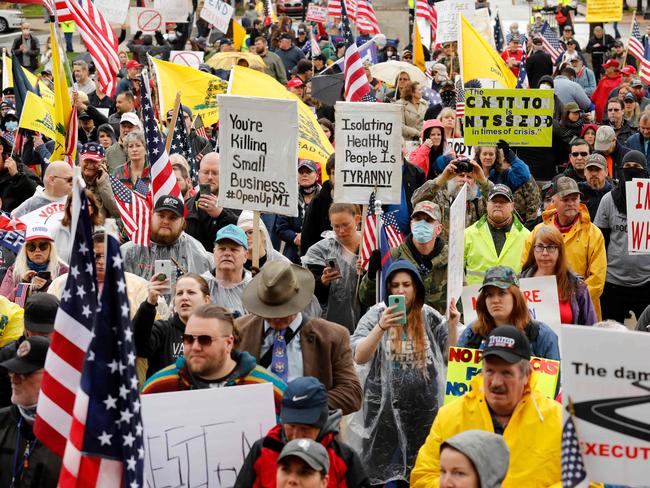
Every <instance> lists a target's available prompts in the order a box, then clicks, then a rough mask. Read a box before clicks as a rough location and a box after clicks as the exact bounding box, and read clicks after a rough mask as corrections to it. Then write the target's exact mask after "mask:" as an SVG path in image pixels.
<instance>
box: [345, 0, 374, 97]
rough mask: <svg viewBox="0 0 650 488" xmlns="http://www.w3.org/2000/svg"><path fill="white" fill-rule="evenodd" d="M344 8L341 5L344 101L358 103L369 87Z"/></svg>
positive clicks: (368, 90)
mask: <svg viewBox="0 0 650 488" xmlns="http://www.w3.org/2000/svg"><path fill="white" fill-rule="evenodd" d="M345 8H346V6H345V4H342V5H341V9H342V14H341V15H342V34H343V36H344V37H345V44H346V48H345V56H344V65H343V73H344V75H343V76H344V79H345V81H344V86H345V101H346V102H360V101H361V100H362V99H363V97H364V95H367V94H368V93H369V92H370V85H369V84H368V78H367V77H366V72H365V70H364V69H363V63H362V62H361V56H360V55H359V49H358V48H357V44H356V43H355V42H354V37H353V36H352V31H351V30H350V22H349V21H348V17H347V15H346V10H345Z"/></svg>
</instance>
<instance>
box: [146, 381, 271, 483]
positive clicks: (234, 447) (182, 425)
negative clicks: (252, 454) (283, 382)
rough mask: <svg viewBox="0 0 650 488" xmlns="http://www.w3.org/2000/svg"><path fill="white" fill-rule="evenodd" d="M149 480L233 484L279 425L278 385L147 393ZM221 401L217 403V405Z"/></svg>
mask: <svg viewBox="0 0 650 488" xmlns="http://www.w3.org/2000/svg"><path fill="white" fill-rule="evenodd" d="M140 400H141V402H142V423H143V426H144V446H145V468H144V473H145V478H146V480H147V483H146V486H148V487H150V488H162V487H169V486H188V487H189V486H206V487H207V486H234V485H235V480H236V478H237V475H238V474H239V471H240V470H241V467H242V466H243V464H244V459H246V456H247V455H248V451H249V450H250V446H251V445H252V444H253V443H254V442H255V441H256V440H258V439H259V438H261V437H262V436H264V435H265V434H266V433H267V432H268V430H269V429H270V428H271V427H273V426H274V425H275V407H274V402H273V385H272V384H271V383H261V384H257V385H243V386H229V387H226V388H206V389H202V390H189V391H180V392H173V393H160V394H154V395H142V396H141V397H140ZM215 405H218V406H219V407H218V408H215Z"/></svg>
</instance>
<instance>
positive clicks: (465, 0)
mask: <svg viewBox="0 0 650 488" xmlns="http://www.w3.org/2000/svg"><path fill="white" fill-rule="evenodd" d="M474 9H475V4H474V1H473V0H444V1H443V2H437V3H436V12H437V13H438V30H437V31H436V42H439V43H445V42H453V41H457V40H458V14H459V13H462V14H463V15H464V16H465V17H466V18H467V20H469V21H470V22H472V20H473V19H474Z"/></svg>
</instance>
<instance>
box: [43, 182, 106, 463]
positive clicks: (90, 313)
mask: <svg viewBox="0 0 650 488" xmlns="http://www.w3.org/2000/svg"><path fill="white" fill-rule="evenodd" d="M72 208H73V209H75V211H74V212H73V222H72V235H73V244H72V249H73V252H72V254H71V257H70V270H69V272H68V278H67V280H66V282H65V286H64V288H63V292H62V294H61V305H60V307H59V311H58V313H57V315H56V319H55V321H54V333H53V335H52V340H51V343H50V349H49V351H48V354H47V359H46V360H45V372H44V373H43V382H42V385H41V393H40V395H39V397H38V407H37V410H36V414H37V415H36V421H35V423H34V434H35V435H36V437H38V439H39V440H40V441H41V442H42V443H43V445H44V446H46V447H47V448H48V449H50V450H51V451H52V452H54V453H55V454H57V455H58V456H60V457H63V454H64V451H65V445H66V441H67V439H68V438H69V435H70V428H71V425H72V414H73V409H74V404H75V397H76V395H77V390H78V388H79V385H80V382H81V372H82V369H83V364H84V357H85V355H86V351H87V350H88V346H89V345H90V341H91V339H92V330H93V325H94V317H95V313H96V311H97V288H96V282H97V278H96V273H95V254H94V253H93V241H92V236H91V231H90V216H89V215H88V201H87V200H86V194H85V193H84V190H83V189H82V188H80V187H79V186H78V184H75V187H74V188H73V207H72ZM77 209H78V210H77ZM70 467H72V468H73V469H74V467H75V462H74V459H66V458H64V460H63V466H62V472H68V470H69V469H70Z"/></svg>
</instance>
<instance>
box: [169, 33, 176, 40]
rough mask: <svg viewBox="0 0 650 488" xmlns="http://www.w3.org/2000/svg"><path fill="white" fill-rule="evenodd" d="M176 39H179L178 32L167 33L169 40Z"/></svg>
mask: <svg viewBox="0 0 650 488" xmlns="http://www.w3.org/2000/svg"><path fill="white" fill-rule="evenodd" d="M176 39H177V37H176V33H173V34H172V33H171V32H170V33H169V34H168V35H167V40H168V41H175V40H176Z"/></svg>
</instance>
